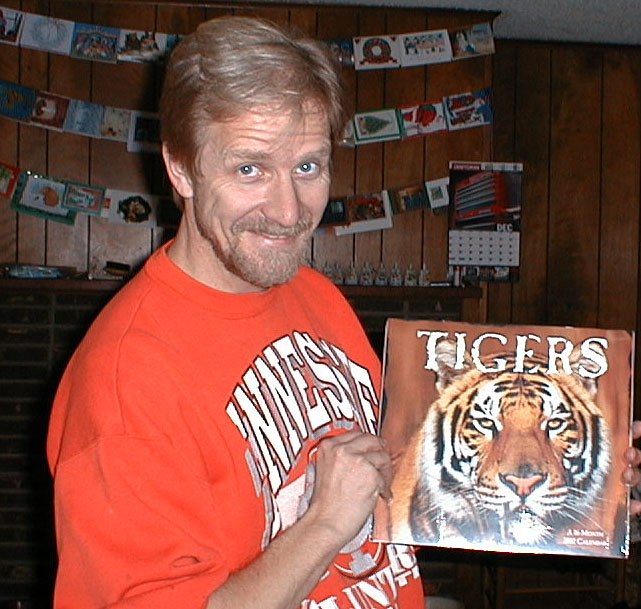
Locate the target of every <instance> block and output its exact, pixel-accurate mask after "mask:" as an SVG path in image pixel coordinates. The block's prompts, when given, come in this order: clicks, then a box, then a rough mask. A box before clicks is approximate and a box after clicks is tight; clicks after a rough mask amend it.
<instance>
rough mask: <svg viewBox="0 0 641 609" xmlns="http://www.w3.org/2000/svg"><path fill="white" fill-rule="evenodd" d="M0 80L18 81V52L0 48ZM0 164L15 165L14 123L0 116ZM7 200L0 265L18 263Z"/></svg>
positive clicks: (11, 0)
mask: <svg viewBox="0 0 641 609" xmlns="http://www.w3.org/2000/svg"><path fill="white" fill-rule="evenodd" d="M3 3H4V6H6V7H7V8H13V9H16V10H19V9H20V2H19V0H3ZM0 78H2V79H3V80H8V81H11V82H18V81H19V79H20V49H19V48H18V47H17V46H16V47H13V46H8V45H3V47H2V53H0ZM0 133H1V134H2V137H0V161H4V162H5V163H9V164H11V165H17V164H18V123H17V122H16V121H14V120H11V119H8V118H5V117H4V116H0ZM9 202H10V200H9V198H3V197H0V263H2V262H16V261H17V259H18V252H17V237H18V218H17V215H18V214H16V212H14V211H12V210H11V208H10V207H9Z"/></svg>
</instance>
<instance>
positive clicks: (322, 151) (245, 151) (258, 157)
mask: <svg viewBox="0 0 641 609" xmlns="http://www.w3.org/2000/svg"><path fill="white" fill-rule="evenodd" d="M331 154H332V146H331V144H328V145H327V146H321V147H320V148H317V149H315V150H310V151H308V152H306V153H305V154H301V155H300V160H305V159H309V158H317V157H331ZM270 157H272V153H271V152H270V151H269V150H259V149H256V148H230V149H228V150H225V152H224V153H223V160H224V161H231V162H239V161H264V160H265V159H269V158H270Z"/></svg>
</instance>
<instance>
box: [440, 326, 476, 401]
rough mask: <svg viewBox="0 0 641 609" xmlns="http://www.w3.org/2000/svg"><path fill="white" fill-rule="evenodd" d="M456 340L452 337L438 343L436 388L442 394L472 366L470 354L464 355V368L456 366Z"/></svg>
mask: <svg viewBox="0 0 641 609" xmlns="http://www.w3.org/2000/svg"><path fill="white" fill-rule="evenodd" d="M456 357H457V356H456V341H454V340H452V339H451V338H446V339H444V340H440V341H438V342H437V343H436V365H437V366H438V372H437V373H436V389H437V391H438V392H439V394H442V393H443V391H445V389H446V388H447V386H448V385H449V384H450V383H452V382H453V381H455V380H456V379H457V378H458V377H459V376H461V375H463V374H465V373H466V372H467V371H468V370H469V369H470V368H471V367H472V360H471V358H470V356H469V355H468V354H467V353H465V355H464V356H463V368H462V369H458V368H456Z"/></svg>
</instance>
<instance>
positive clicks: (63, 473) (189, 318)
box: [48, 18, 641, 609]
mask: <svg viewBox="0 0 641 609" xmlns="http://www.w3.org/2000/svg"><path fill="white" fill-rule="evenodd" d="M161 119H162V125H163V142H164V144H163V156H164V159H165V164H166V167H167V172H168V175H169V177H170V179H171V182H172V184H173V186H174V188H175V190H176V192H177V193H178V194H179V195H180V197H181V198H182V200H183V201H184V210H183V217H182V220H181V223H180V227H179V229H178V233H177V236H176V238H175V240H173V241H172V242H171V243H169V244H168V246H165V247H162V248H161V249H160V250H158V251H157V252H156V253H155V254H154V255H152V257H151V258H150V260H149V261H148V262H147V264H146V265H145V267H144V268H143V270H142V271H141V272H140V273H139V274H138V275H137V276H136V277H135V278H134V279H132V281H130V282H129V283H128V285H126V286H125V287H124V288H123V289H122V290H121V291H120V292H119V294H118V295H117V296H116V297H115V298H114V300H113V301H112V302H111V303H110V304H109V305H108V306H107V307H106V308H105V310H104V311H103V312H102V313H101V314H100V316H99V317H98V318H97V320H96V321H95V323H94V324H93V326H92V328H91V329H90V331H89V332H88V334H87V336H86V337H85V339H84V340H83V342H82V343H81V345H80V347H79V348H78V350H77V352H76V354H75V355H74V357H73V358H72V360H71V362H70V364H69V366H68V369H67V371H66V372H65V375H64V378H63V380H62V382H61V385H60V388H59V391H58V394H57V397H56V401H55V404H54V409H53V413H52V418H51V426H50V434H49V444H48V455H49V461H50V465H51V469H52V471H53V473H54V477H55V496H56V525H57V532H58V550H59V558H60V560H59V573H58V579H57V583H56V598H55V606H56V607H57V608H58V609H62V608H73V609H80V608H83V609H84V608H93V607H107V606H108V607H112V608H118V609H120V608H128V609H129V608H143V607H144V608H145V609H147V608H149V607H154V609H163V608H167V609H169V608H171V609H174V608H175V607H180V608H184V609H189V608H192V607H193V608H194V609H201V608H205V607H206V608H207V609H219V608H223V609H231V608H233V609H240V608H260V609H290V608H291V609H293V608H296V607H299V606H301V607H303V608H304V609H312V608H314V609H348V608H349V609H356V608H358V607H371V606H376V607H393V608H398V609H419V608H420V607H422V606H423V600H422V594H421V586H420V581H419V577H418V570H417V567H416V561H415V558H414V556H413V554H412V553H411V551H410V549H408V548H405V547H402V546H394V545H383V544H378V543H374V542H370V541H368V531H369V523H370V517H371V512H372V509H373V507H374V505H375V503H376V501H377V500H378V498H379V497H383V498H386V497H388V496H389V482H390V480H389V471H390V461H389V456H388V454H387V452H386V451H385V447H384V445H383V444H382V442H381V441H380V440H379V439H378V438H377V437H376V436H375V435H374V432H375V431H376V421H377V414H378V398H377V394H376V390H377V388H378V387H379V382H380V378H379V374H380V372H379V363H378V361H377V358H376V356H375V355H374V353H373V352H372V350H371V348H370V346H369V344H368V341H367V340H366V337H365V336H364V334H363V332H362V329H361V328H360V325H359V323H358V321H357V319H356V317H355V315H354V313H353V312H352V311H351V309H350V308H349V306H348V305H347V303H346V302H345V301H344V299H343V298H342V297H341V296H340V293H339V292H338V291H337V290H336V288H335V287H334V286H333V285H332V284H331V283H330V282H329V281H327V280H326V279H325V278H323V277H322V276H320V275H319V274H317V273H315V272H313V271H311V270H310V269H308V268H306V267H304V266H301V261H302V259H303V258H304V256H305V253H306V251H307V250H308V247H309V239H310V235H311V232H312V231H313V229H314V227H315V226H316V225H317V223H318V222H319V219H320V217H321V215H322V212H323V209H324V207H325V204H326V202H327V198H328V188H329V169H330V148H331V141H332V139H336V137H337V136H338V134H339V133H340V131H341V129H342V126H343V112H342V102H341V94H340V85H339V81H338V76H337V73H336V68H335V67H334V65H333V63H332V61H331V60H330V59H328V55H327V53H326V52H325V51H324V50H323V47H322V46H320V45H318V44H316V43H314V42H311V41H307V40H295V39H292V38H291V37H289V36H288V35H286V34H284V33H283V32H282V31H280V30H279V29H277V28H275V27H274V26H272V25H269V24H267V23H264V22H261V21H257V20H252V19H245V18H222V19H217V20H214V21H211V22H208V23H206V24H203V25H202V26H200V27H199V28H198V30H197V31H196V33H195V34H193V35H192V36H190V37H188V38H187V39H185V40H184V41H183V42H181V44H180V45H179V46H178V47H177V48H176V49H175V50H174V52H173V54H172V57H171V61H170V65H169V67H168V72H167V77H166V82H165V85H164V89H163V95H162V99H161ZM640 431H641V430H640ZM635 459H636V460H637V461H638V460H639V454H638V453H637V452H633V453H631V455H630V458H629V460H630V461H633V460H635ZM630 474H631V475H632V476H633V475H634V474H633V472H632V470H631V471H630Z"/></svg>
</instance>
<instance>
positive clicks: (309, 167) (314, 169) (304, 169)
mask: <svg viewBox="0 0 641 609" xmlns="http://www.w3.org/2000/svg"><path fill="white" fill-rule="evenodd" d="M319 169H320V166H319V165H318V163H314V162H312V161H306V162H305V163H301V164H300V165H299V166H298V167H297V171H298V173H302V174H304V175H310V174H314V173H318V171H319Z"/></svg>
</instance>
